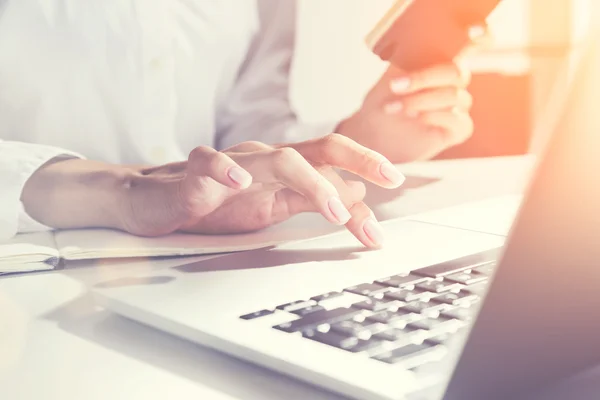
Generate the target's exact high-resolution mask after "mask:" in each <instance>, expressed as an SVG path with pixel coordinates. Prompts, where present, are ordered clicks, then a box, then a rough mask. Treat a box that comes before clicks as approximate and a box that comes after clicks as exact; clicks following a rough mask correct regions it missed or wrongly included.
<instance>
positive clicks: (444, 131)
mask: <svg viewBox="0 0 600 400" xmlns="http://www.w3.org/2000/svg"><path fill="white" fill-rule="evenodd" d="M419 119H420V120H421V121H422V122H423V123H424V124H426V125H428V126H429V127H430V130H429V134H437V135H441V136H442V138H443V140H444V142H445V143H446V145H447V146H454V145H457V144H460V143H463V142H464V141H465V140H467V139H468V138H469V137H471V135H472V134H473V128H474V127H473V120H472V119H471V117H470V116H469V114H468V113H466V112H462V111H457V110H447V111H433V112H427V113H423V114H422V115H421V116H420V117H419Z"/></svg>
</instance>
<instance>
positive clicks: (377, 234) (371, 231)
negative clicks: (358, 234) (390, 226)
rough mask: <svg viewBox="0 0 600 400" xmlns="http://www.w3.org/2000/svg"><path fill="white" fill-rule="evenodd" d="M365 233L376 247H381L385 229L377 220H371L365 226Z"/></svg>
mask: <svg viewBox="0 0 600 400" xmlns="http://www.w3.org/2000/svg"><path fill="white" fill-rule="evenodd" d="M363 231H364V232H365V235H367V237H368V238H369V240H370V241H371V242H373V244H374V245H377V246H379V245H381V244H383V241H384V233H383V227H382V226H381V225H380V224H379V222H377V220H376V219H375V218H369V219H367V220H366V221H365V223H364V225H363Z"/></svg>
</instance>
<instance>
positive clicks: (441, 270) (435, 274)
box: [413, 249, 500, 278]
mask: <svg viewBox="0 0 600 400" xmlns="http://www.w3.org/2000/svg"><path fill="white" fill-rule="evenodd" d="M499 254H500V249H494V250H490V251H486V252H482V253H477V254H472V255H470V256H466V257H462V258H459V259H456V260H451V261H447V262H443V263H440V264H436V265H432V266H430V267H425V268H421V269H418V270H416V271H413V274H415V275H421V276H426V277H430V278H439V277H442V276H445V275H450V274H454V273H457V272H462V271H464V270H466V269H472V268H476V267H479V266H482V265H484V264H487V263H489V262H492V261H495V260H497V259H498V256H499Z"/></svg>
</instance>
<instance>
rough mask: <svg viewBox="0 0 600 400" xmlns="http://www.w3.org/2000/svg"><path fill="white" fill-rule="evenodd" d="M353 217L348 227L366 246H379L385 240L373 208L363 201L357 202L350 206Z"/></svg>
mask: <svg viewBox="0 0 600 400" xmlns="http://www.w3.org/2000/svg"><path fill="white" fill-rule="evenodd" d="M350 213H351V214H352V219H350V221H348V223H347V224H346V228H347V229H348V230H349V231H350V232H351V233H352V234H353V235H354V236H355V237H356V238H357V239H358V240H359V241H360V242H361V243H362V244H364V245H365V246H367V247H370V248H379V247H381V246H382V245H383V242H384V232H383V228H382V227H381V225H380V224H379V222H377V219H376V218H375V216H374V215H373V212H372V211H371V209H370V208H369V207H368V206H367V205H366V204H365V203H363V202H359V203H356V204H354V205H353V206H352V208H350Z"/></svg>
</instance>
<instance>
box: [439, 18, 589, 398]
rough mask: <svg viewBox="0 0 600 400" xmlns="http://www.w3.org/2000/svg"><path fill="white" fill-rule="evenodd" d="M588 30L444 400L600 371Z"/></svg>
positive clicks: (506, 393) (505, 392)
mask: <svg viewBox="0 0 600 400" xmlns="http://www.w3.org/2000/svg"><path fill="white" fill-rule="evenodd" d="M595 21H597V19H595ZM592 26H593V27H594V29H593V31H592V32H590V37H589V38H588V45H587V46H586V50H585V54H584V55H583V56H582V57H581V58H580V60H579V62H578V66H577V68H576V73H575V75H574V79H573V80H572V82H571V84H570V85H569V87H568V89H567V90H562V91H561V90H559V89H557V90H555V95H556V96H562V97H563V99H562V100H561V99H556V100H555V101H556V103H555V106H556V107H557V108H559V107H558V105H559V104H560V105H564V106H565V107H560V108H561V109H562V110H561V112H558V111H557V113H558V114H559V115H560V116H559V118H556V120H557V121H556V122H553V123H552V125H553V127H552V129H553V131H554V132H553V135H552V138H551V140H550V142H549V143H548V146H547V149H546V150H547V151H546V152H545V154H544V155H543V157H542V158H541V159H540V164H539V166H538V169H537V172H536V174H535V177H534V179H533V180H532V183H531V186H530V188H529V190H528V193H527V195H526V198H525V200H524V202H523V206H522V209H521V211H520V213H519V216H518V218H517V220H516V222H515V224H514V227H513V231H512V232H511V234H510V236H509V238H508V241H507V244H506V247H505V251H504V256H503V257H502V260H501V262H500V264H499V267H498V269H497V272H496V274H495V276H494V277H493V280H492V282H491V284H490V286H489V290H488V293H487V295H486V297H485V299H484V301H483V304H482V306H481V309H480V311H479V314H478V316H477V319H476V321H475V323H474V325H473V327H472V330H471V332H470V334H469V336H468V337H466V338H464V339H465V341H464V343H462V344H464V347H463V351H462V353H461V354H460V356H459V360H458V363H456V367H455V370H454V374H453V376H452V378H451V380H450V382H449V384H448V387H447V388H446V394H445V396H444V399H445V400H458V399H486V400H497V399H498V400H499V399H513V400H515V399H521V398H527V399H529V398H530V397H529V393H531V392H532V391H535V390H538V389H539V388H543V387H547V386H548V385H549V383H551V382H556V381H558V380H560V379H563V378H567V377H569V376H572V375H574V374H577V373H578V372H582V371H585V370H586V369H587V368H591V367H593V366H596V365H599V364H600V348H598V345H597V338H598V329H597V320H598V319H599V318H600V291H599V290H600V289H599V288H600V261H599V260H600V246H598V243H597V241H598V238H599V237H600V184H598V182H599V181H600V178H599V176H598V175H599V174H600V172H599V171H600V157H599V154H598V149H600V108H599V107H598V105H597V104H598V100H599V98H600V46H599V44H598V43H599V42H600V34H599V30H600V24H597V23H595V24H592ZM563 79H564V77H563ZM548 125H550V123H548ZM542 398H543V397H542Z"/></svg>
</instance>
